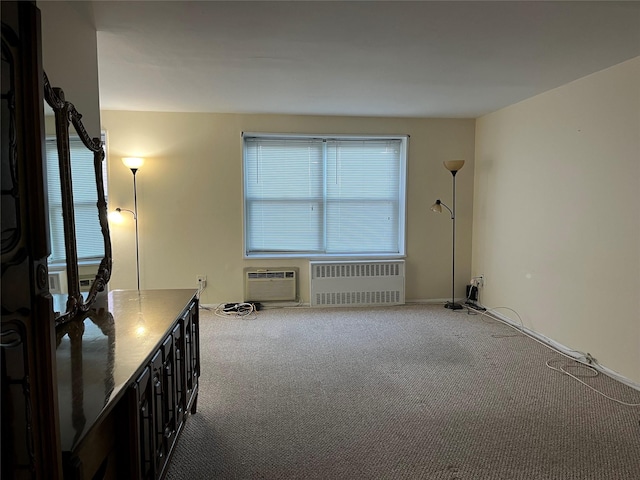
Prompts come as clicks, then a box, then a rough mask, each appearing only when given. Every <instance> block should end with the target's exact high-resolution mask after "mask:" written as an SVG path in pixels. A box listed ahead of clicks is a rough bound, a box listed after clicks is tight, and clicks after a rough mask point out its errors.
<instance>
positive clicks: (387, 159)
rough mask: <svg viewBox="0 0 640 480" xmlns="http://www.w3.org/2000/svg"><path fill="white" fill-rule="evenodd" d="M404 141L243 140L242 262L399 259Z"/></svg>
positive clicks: (250, 137) (261, 137)
mask: <svg viewBox="0 0 640 480" xmlns="http://www.w3.org/2000/svg"><path fill="white" fill-rule="evenodd" d="M406 143H407V137H384V138H382V137H366V138H365V137H359V138H349V137H339V138H336V137H331V138H328V137H326V138H322V137H313V138H312V137H301V136H291V137H286V136H282V137H280V136H270V135H260V134H245V135H244V179H245V186H244V200H245V217H244V220H245V225H244V226H245V253H246V256H249V257H251V256H284V255H300V256H306V255H308V256H365V255H368V256H400V255H404V227H405V182H406V150H407V149H406Z"/></svg>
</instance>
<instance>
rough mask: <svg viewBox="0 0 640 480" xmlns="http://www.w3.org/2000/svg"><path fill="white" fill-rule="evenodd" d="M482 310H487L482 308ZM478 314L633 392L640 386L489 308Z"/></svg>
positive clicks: (639, 388)
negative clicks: (514, 329) (536, 341)
mask: <svg viewBox="0 0 640 480" xmlns="http://www.w3.org/2000/svg"><path fill="white" fill-rule="evenodd" d="M483 308H487V307H484V306H483ZM479 313H484V314H485V315H486V316H490V317H493V318H494V319H495V320H498V321H501V322H504V323H506V324H509V325H511V326H513V327H515V328H517V329H519V330H522V331H523V332H524V333H526V334H527V335H531V336H532V337H534V338H536V339H537V340H540V342H542V343H543V344H545V345H546V346H548V347H549V348H550V349H552V350H557V351H559V352H561V353H563V354H565V355H567V356H569V357H571V358H575V359H576V361H579V362H582V363H585V364H586V365H589V366H590V367H592V368H595V369H596V370H597V371H599V372H601V373H603V374H604V375H607V376H608V377H611V378H613V379H614V380H617V381H619V382H621V383H624V384H625V385H627V386H629V387H631V388H633V389H635V390H640V384H638V383H636V382H634V381H633V380H630V379H628V378H627V377H625V376H623V375H621V374H620V373H618V372H616V371H614V370H611V369H610V368H608V367H605V366H604V365H601V364H600V363H598V362H592V363H587V362H586V359H585V358H584V356H577V355H576V351H575V350H573V349H571V348H569V347H567V346H566V345H563V344H561V343H559V342H556V341H555V340H553V339H551V338H549V337H545V336H544V335H542V334H541V333H538V332H536V331H535V330H531V329H530V328H528V327H525V326H523V325H520V324H518V323H516V322H514V321H513V319H511V318H509V317H507V316H505V315H502V314H500V313H498V312H496V311H493V310H492V309H490V308H487V311H486V312H481V311H479Z"/></svg>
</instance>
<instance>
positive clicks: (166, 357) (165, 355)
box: [162, 335, 176, 454]
mask: <svg viewBox="0 0 640 480" xmlns="http://www.w3.org/2000/svg"><path fill="white" fill-rule="evenodd" d="M162 373H163V377H162V389H163V395H162V409H163V420H164V423H163V442H164V451H165V454H168V453H169V452H170V451H171V447H173V442H174V441H175V438H176V435H175V433H176V403H175V398H176V377H175V347H174V341H173V335H169V336H168V337H167V338H166V339H165V341H164V342H162Z"/></svg>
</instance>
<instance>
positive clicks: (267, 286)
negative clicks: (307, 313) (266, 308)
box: [244, 267, 298, 302]
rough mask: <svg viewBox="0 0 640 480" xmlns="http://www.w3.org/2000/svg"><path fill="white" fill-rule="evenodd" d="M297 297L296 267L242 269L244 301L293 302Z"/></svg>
mask: <svg viewBox="0 0 640 480" xmlns="http://www.w3.org/2000/svg"><path fill="white" fill-rule="evenodd" d="M297 298H298V269H297V268H296V267H278V268H255V267H247V268H245V269H244V301H245V302H294V301H296V300H297Z"/></svg>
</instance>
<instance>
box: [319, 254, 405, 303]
mask: <svg viewBox="0 0 640 480" xmlns="http://www.w3.org/2000/svg"><path fill="white" fill-rule="evenodd" d="M310 272H311V280H310V284H311V305H312V306H318V307H332V306H335V307H338V306H357V305H361V306H364V305H402V304H404V261H403V260H390V261H375V262H340V263H337V262H311V263H310Z"/></svg>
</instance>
